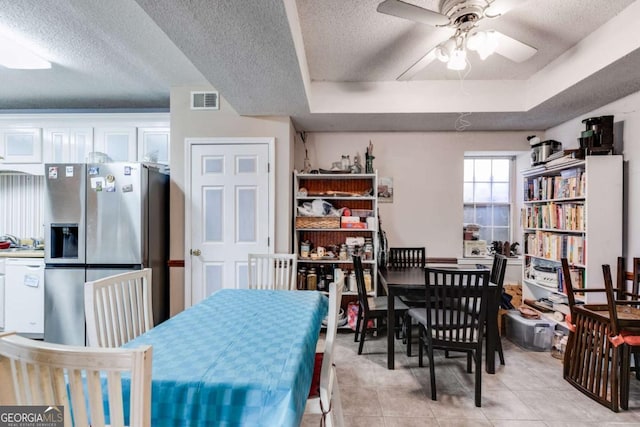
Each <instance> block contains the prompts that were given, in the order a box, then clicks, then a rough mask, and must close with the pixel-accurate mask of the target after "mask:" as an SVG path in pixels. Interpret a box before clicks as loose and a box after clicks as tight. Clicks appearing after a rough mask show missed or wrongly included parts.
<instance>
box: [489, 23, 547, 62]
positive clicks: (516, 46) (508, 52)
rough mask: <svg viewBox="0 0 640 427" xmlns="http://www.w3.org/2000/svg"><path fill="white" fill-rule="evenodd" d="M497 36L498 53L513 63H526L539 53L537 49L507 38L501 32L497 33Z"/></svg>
mask: <svg viewBox="0 0 640 427" xmlns="http://www.w3.org/2000/svg"><path fill="white" fill-rule="evenodd" d="M495 35H496V40H497V42H498V46H497V47H496V53H498V54H500V55H502V56H504V57H505V58H507V59H510V60H512V61H513V62H524V61H526V60H527V59H529V58H531V57H532V56H533V55H535V54H536V52H537V51H538V49H536V48H535V47H531V46H529V45H528V44H525V43H522V42H521V41H518V40H516V39H513V38H511V37H509V36H505V35H504V34H502V33H501V32H499V31H495Z"/></svg>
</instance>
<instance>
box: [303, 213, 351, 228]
mask: <svg viewBox="0 0 640 427" xmlns="http://www.w3.org/2000/svg"><path fill="white" fill-rule="evenodd" d="M296 228H340V217H338V216H298V217H296Z"/></svg>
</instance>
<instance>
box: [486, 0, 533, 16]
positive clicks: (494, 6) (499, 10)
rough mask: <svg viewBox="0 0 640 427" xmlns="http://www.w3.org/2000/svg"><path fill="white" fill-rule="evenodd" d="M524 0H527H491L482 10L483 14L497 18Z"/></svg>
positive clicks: (524, 0)
mask: <svg viewBox="0 0 640 427" xmlns="http://www.w3.org/2000/svg"><path fill="white" fill-rule="evenodd" d="M526 1H527V0H493V1H492V2H491V4H490V5H489V6H488V7H487V8H486V9H485V10H484V16H486V17H487V18H497V17H498V16H500V15H504V14H505V13H507V12H508V11H510V10H511V9H513V8H514V7H516V6H519V5H520V4H522V3H524V2H526Z"/></svg>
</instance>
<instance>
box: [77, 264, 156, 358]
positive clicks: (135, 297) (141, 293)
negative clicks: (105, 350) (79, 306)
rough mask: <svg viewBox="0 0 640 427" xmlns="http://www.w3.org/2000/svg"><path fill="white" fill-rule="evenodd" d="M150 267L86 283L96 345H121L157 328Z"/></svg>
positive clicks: (88, 316) (90, 325)
mask: <svg viewBox="0 0 640 427" xmlns="http://www.w3.org/2000/svg"><path fill="white" fill-rule="evenodd" d="M151 280H152V271H151V269H150V268H144V269H142V270H137V271H132V272H127V273H121V274H115V275H112V276H108V277H104V278H102V279H98V280H94V281H90V282H86V283H85V284H84V310H85V321H86V324H87V338H88V341H89V345H91V346H93V347H120V346H121V345H123V344H125V343H127V342H128V341H130V340H132V339H133V338H135V337H137V336H139V335H141V334H143V333H145V332H146V331H148V330H149V329H151V328H153V307H152V302H151V301H152V298H151V292H152V281H151Z"/></svg>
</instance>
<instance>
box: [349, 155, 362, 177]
mask: <svg viewBox="0 0 640 427" xmlns="http://www.w3.org/2000/svg"><path fill="white" fill-rule="evenodd" d="M351 173H362V165H361V164H360V154H356V155H355V156H353V164H352V165H351Z"/></svg>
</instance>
